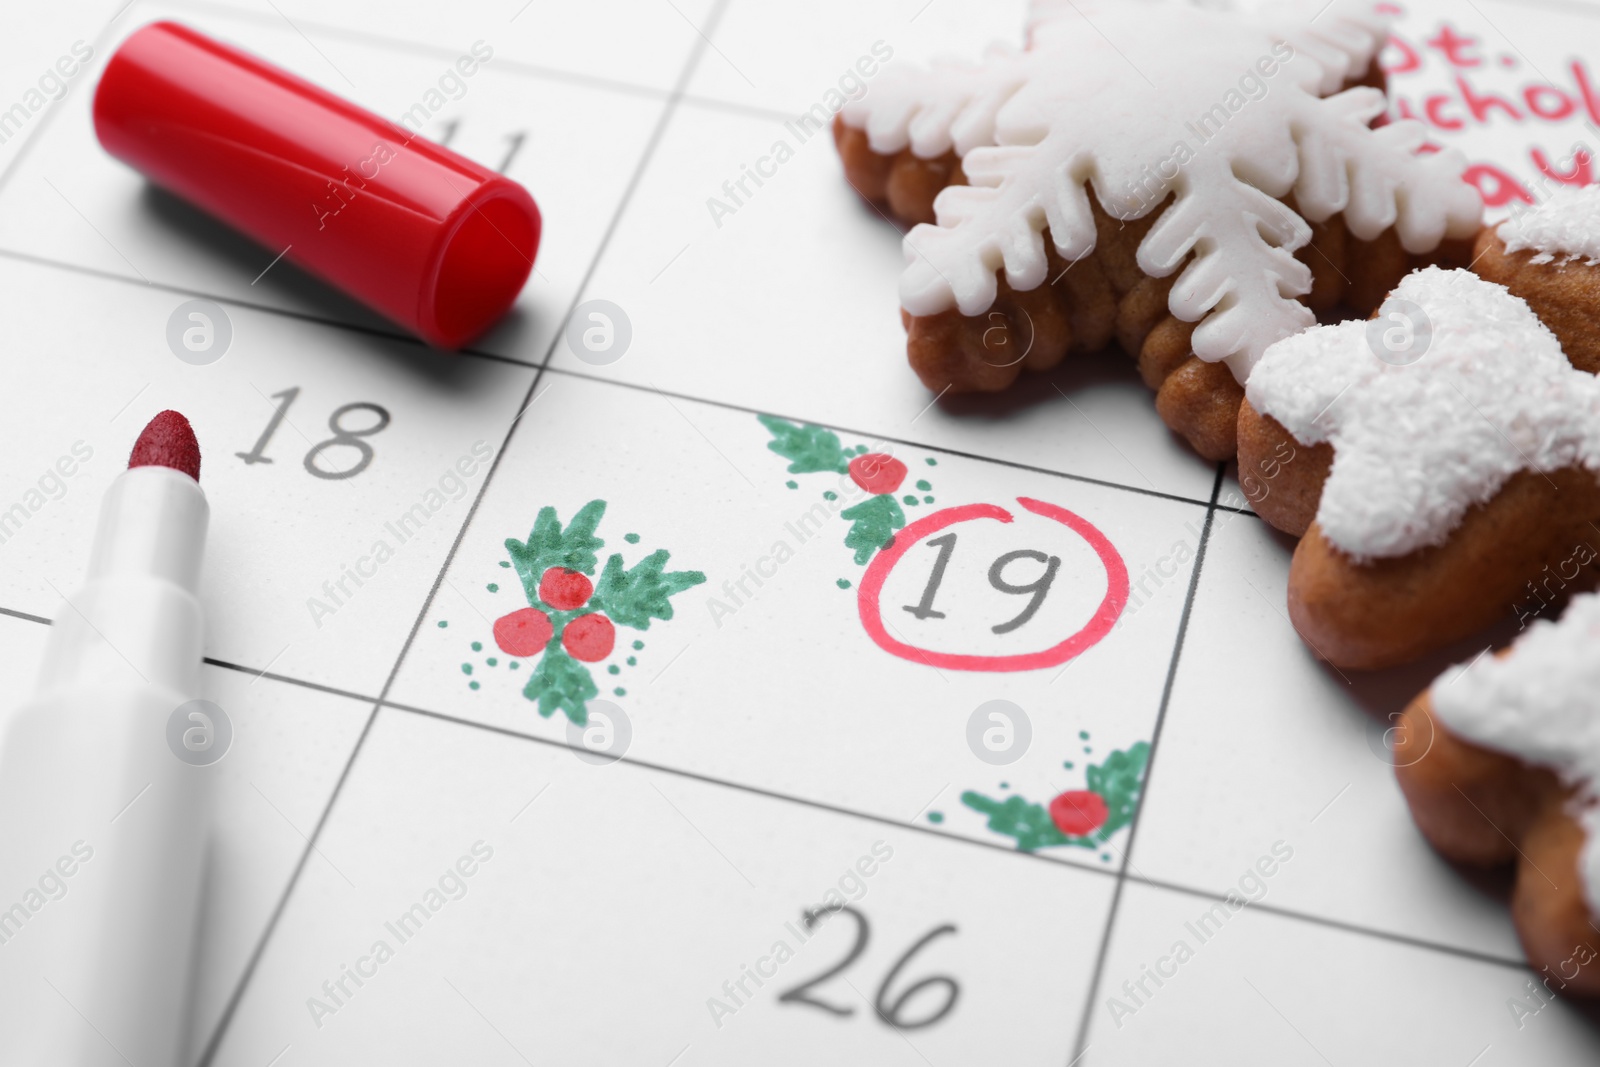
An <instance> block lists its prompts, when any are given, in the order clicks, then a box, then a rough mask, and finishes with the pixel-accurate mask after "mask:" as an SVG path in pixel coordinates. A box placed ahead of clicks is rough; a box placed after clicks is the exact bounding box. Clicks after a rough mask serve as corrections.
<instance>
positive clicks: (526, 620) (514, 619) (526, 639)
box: [494, 608, 556, 656]
mask: <svg viewBox="0 0 1600 1067" xmlns="http://www.w3.org/2000/svg"><path fill="white" fill-rule="evenodd" d="M555 632H556V631H555V627H554V626H552V625H551V624H550V616H548V615H546V614H545V613H544V612H542V611H540V610H539V609H538V608H522V609H521V610H519V611H513V612H512V613H511V614H509V615H502V616H500V618H498V619H496V620H495V621H494V643H495V644H497V645H499V646H500V650H501V651H502V652H504V653H505V654H506V655H508V656H537V655H538V654H539V653H540V651H542V650H543V649H544V646H545V645H548V644H549V643H550V638H551V637H552V636H554V635H555Z"/></svg>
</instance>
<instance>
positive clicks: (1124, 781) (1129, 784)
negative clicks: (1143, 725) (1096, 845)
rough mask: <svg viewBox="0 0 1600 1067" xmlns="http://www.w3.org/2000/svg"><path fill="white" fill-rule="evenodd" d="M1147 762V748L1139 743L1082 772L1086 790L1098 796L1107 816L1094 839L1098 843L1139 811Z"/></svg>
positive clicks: (1148, 746) (1120, 827)
mask: <svg viewBox="0 0 1600 1067" xmlns="http://www.w3.org/2000/svg"><path fill="white" fill-rule="evenodd" d="M1149 762H1150V745H1149V744H1148V743H1147V742H1144V741H1140V742H1139V743H1138V744H1136V745H1133V746H1131V747H1130V748H1129V749H1128V750H1127V751H1126V752H1123V751H1120V750H1118V751H1116V752H1113V753H1111V755H1109V756H1107V757H1106V758H1105V762H1104V763H1101V764H1100V765H1099V766H1095V765H1093V764H1091V765H1090V766H1089V769H1088V770H1087V771H1086V772H1084V779H1085V780H1086V781H1087V783H1088V785H1089V788H1090V790H1092V791H1093V792H1096V793H1099V794H1100V796H1101V798H1102V799H1103V800H1104V801H1105V802H1106V807H1107V809H1109V814H1108V815H1107V816H1106V821H1105V822H1104V823H1102V824H1101V826H1100V829H1098V830H1096V831H1095V836H1096V837H1098V838H1099V839H1100V840H1101V841H1106V840H1109V839H1110V837H1111V835H1112V834H1114V833H1116V832H1117V831H1118V830H1120V829H1122V828H1123V827H1124V826H1127V825H1128V824H1129V823H1131V822H1132V821H1133V813H1134V812H1135V811H1137V810H1138V809H1139V792H1140V790H1141V788H1142V787H1143V785H1144V769H1145V765H1146V764H1148V763H1149Z"/></svg>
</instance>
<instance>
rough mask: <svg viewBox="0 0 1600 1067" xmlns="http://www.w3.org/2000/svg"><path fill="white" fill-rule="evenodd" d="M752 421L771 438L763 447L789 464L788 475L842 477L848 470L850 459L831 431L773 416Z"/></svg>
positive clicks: (761, 416)
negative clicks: (823, 473) (821, 473)
mask: <svg viewBox="0 0 1600 1067" xmlns="http://www.w3.org/2000/svg"><path fill="white" fill-rule="evenodd" d="M756 418H758V419H760V420H761V425H763V426H765V427H766V428H767V430H768V431H769V432H770V433H771V434H772V440H770V441H768V442H767V447H768V448H769V449H771V450H772V451H774V452H776V453H777V454H778V455H780V456H782V457H783V458H784V459H787V460H789V461H790V462H789V473H790V474H812V473H815V472H817V471H836V472H838V473H839V474H844V473H845V472H846V471H848V470H849V469H850V455H849V453H847V452H845V450H844V447H843V446H842V445H840V444H839V435H838V434H836V433H834V432H833V431H832V430H825V429H823V428H822V427H821V426H813V425H811V424H810V423H806V424H804V425H801V424H800V423H794V422H790V421H788V420H787V419H780V418H778V417H777V416H776V415H757V416H756Z"/></svg>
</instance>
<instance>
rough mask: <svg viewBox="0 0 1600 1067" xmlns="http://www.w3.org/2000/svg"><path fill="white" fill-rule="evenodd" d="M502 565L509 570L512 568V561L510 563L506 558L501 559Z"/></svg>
mask: <svg viewBox="0 0 1600 1067" xmlns="http://www.w3.org/2000/svg"><path fill="white" fill-rule="evenodd" d="M500 566H502V567H505V568H506V569H507V570H510V569H511V564H510V563H508V562H507V561H505V560H501V561H500Z"/></svg>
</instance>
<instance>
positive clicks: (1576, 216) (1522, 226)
mask: <svg viewBox="0 0 1600 1067" xmlns="http://www.w3.org/2000/svg"><path fill="white" fill-rule="evenodd" d="M1495 233H1496V234H1498V235H1499V237H1500V240H1502V241H1504V242H1505V243H1506V251H1508V252H1523V251H1529V250H1532V251H1534V252H1537V253H1538V254H1537V255H1535V256H1534V257H1533V260H1532V261H1533V262H1534V263H1554V262H1555V261H1556V259H1557V258H1558V257H1559V258H1560V260H1561V262H1563V263H1569V262H1571V261H1572V260H1574V259H1581V260H1584V261H1585V262H1587V263H1588V265H1589V266H1591V267H1592V266H1595V265H1596V264H1600V185H1584V186H1562V187H1561V188H1559V189H1557V190H1556V191H1555V192H1552V193H1551V194H1550V196H1549V197H1547V198H1546V199H1545V201H1544V202H1543V203H1542V204H1537V205H1535V206H1533V207H1528V208H1524V209H1522V210H1519V211H1517V212H1515V213H1514V214H1513V215H1512V216H1511V217H1510V218H1509V219H1507V220H1506V221H1505V222H1502V223H1501V224H1500V227H1499V229H1497V230H1496V231H1495Z"/></svg>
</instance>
